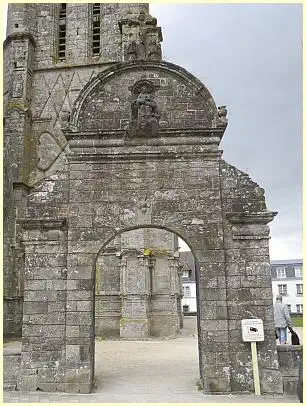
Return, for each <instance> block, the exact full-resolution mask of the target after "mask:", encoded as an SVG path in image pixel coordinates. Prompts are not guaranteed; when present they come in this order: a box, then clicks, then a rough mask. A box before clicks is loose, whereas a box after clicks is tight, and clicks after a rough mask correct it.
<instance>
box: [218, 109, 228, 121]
mask: <svg viewBox="0 0 306 406" xmlns="http://www.w3.org/2000/svg"><path fill="white" fill-rule="evenodd" d="M218 115H219V118H220V120H221V121H222V122H223V123H227V118H226V115H227V109H226V106H220V107H218Z"/></svg>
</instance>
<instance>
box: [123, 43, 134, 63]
mask: <svg viewBox="0 0 306 406" xmlns="http://www.w3.org/2000/svg"><path fill="white" fill-rule="evenodd" d="M136 59H137V44H136V42H135V41H132V42H131V43H130V45H129V46H128V47H127V50H126V58H125V60H126V61H135V60H136Z"/></svg>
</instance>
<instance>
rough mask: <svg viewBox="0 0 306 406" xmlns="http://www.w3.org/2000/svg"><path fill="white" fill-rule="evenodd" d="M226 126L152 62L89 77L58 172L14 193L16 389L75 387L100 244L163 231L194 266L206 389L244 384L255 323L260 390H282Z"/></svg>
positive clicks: (257, 244)
mask: <svg viewBox="0 0 306 406" xmlns="http://www.w3.org/2000/svg"><path fill="white" fill-rule="evenodd" d="M226 125H227V118H226V109H225V108H224V107H221V108H217V107H216V105H215V103H214V100H213V98H212V96H211V94H210V93H209V91H208V90H207V88H206V86H205V85H204V84H203V83H201V82H200V81H199V80H197V79H196V78H195V77H193V76H192V75H191V74H190V73H188V72H187V71H185V70H184V69H182V68H181V67H179V66H176V65H174V64H171V63H167V62H164V61H160V60H158V61H143V60H142V61H132V62H124V63H119V64H117V65H115V66H114V65H112V66H111V67H109V68H108V69H106V70H104V71H103V72H101V73H99V74H97V75H96V76H94V77H93V78H92V79H91V80H90V81H89V82H88V84H87V85H86V86H85V87H84V88H83V89H82V91H81V92H80V94H79V96H78V98H77V99H76V101H75V103H74V107H73V110H72V112H71V117H70V121H69V123H68V124H67V126H66V128H62V131H63V133H64V135H65V137H66V139H67V141H68V145H67V147H66V148H65V151H64V154H65V159H63V162H62V166H61V170H60V171H57V172H54V173H53V174H52V175H50V177H49V178H48V179H44V180H43V181H41V182H40V183H39V184H37V185H36V187H35V188H33V190H31V192H30V193H29V194H28V195H27V210H26V215H25V217H24V218H23V219H20V221H19V225H20V227H21V228H22V230H23V237H22V240H23V241H22V242H23V246H24V249H25V268H24V309H23V329H22V365H21V375H20V381H19V388H20V389H21V390H35V389H37V388H40V389H42V390H49V391H70V392H81V393H87V392H90V391H91V390H92V386H93V375H94V316H93V306H94V274H95V263H96V258H97V256H98V255H99V252H101V249H102V248H103V247H104V246H106V244H108V242H109V241H111V240H112V239H113V238H114V237H115V236H116V235H118V234H120V233H122V232H123V231H126V230H132V229H137V228H141V227H156V228H161V229H165V230H168V231H171V232H173V233H175V234H177V235H178V236H180V237H181V238H182V239H184V240H185V241H186V242H187V243H188V245H189V246H190V248H191V250H192V252H193V254H194V256H195V258H196V262H197V269H198V271H197V272H198V281H197V283H198V292H199V297H198V305H199V306H198V311H199V326H198V329H199V348H200V373H201V378H202V381H203V388H204V392H206V393H228V392H235V391H248V390H252V389H253V377H252V368H251V358H250V347H249V344H247V343H243V342H242V339H241V319H244V318H261V319H263V321H264V329H265V341H264V342H263V343H260V344H259V345H258V354H259V370H260V374H261V383H262V392H265V393H280V392H282V378H281V375H280V372H279V367H278V359H277V352H276V345H275V337H274V329H273V314H272V313H273V312H272V294H271V281H270V273H269V244H268V243H269V227H268V225H267V224H268V223H269V222H270V221H271V220H272V219H273V217H274V215H275V213H274V212H270V211H268V210H267V208H266V205H265V198H264V191H263V189H261V188H260V187H259V186H258V185H257V184H256V183H254V182H253V181H252V180H251V179H250V178H249V176H248V175H247V174H245V173H243V172H241V171H239V170H238V169H236V168H234V167H233V166H231V165H229V164H228V163H226V162H225V161H224V160H223V159H222V151H221V150H220V149H219V148H218V147H219V143H220V141H221V138H222V136H223V134H224V131H225V129H226Z"/></svg>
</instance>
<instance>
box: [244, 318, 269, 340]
mask: <svg viewBox="0 0 306 406" xmlns="http://www.w3.org/2000/svg"><path fill="white" fill-rule="evenodd" d="M241 327H242V340H243V341H247V342H252V341H253V342H254V341H264V329H263V322H262V320H261V319H244V320H241Z"/></svg>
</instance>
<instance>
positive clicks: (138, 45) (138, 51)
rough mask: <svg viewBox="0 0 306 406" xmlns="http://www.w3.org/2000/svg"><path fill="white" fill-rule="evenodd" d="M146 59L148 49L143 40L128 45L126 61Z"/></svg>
mask: <svg viewBox="0 0 306 406" xmlns="http://www.w3.org/2000/svg"><path fill="white" fill-rule="evenodd" d="M145 57H146V47H145V45H144V43H143V40H142V38H139V40H138V41H132V42H131V43H130V44H129V45H128V47H127V49H126V54H125V60H126V61H137V60H138V61H139V60H144V59H145Z"/></svg>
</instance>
